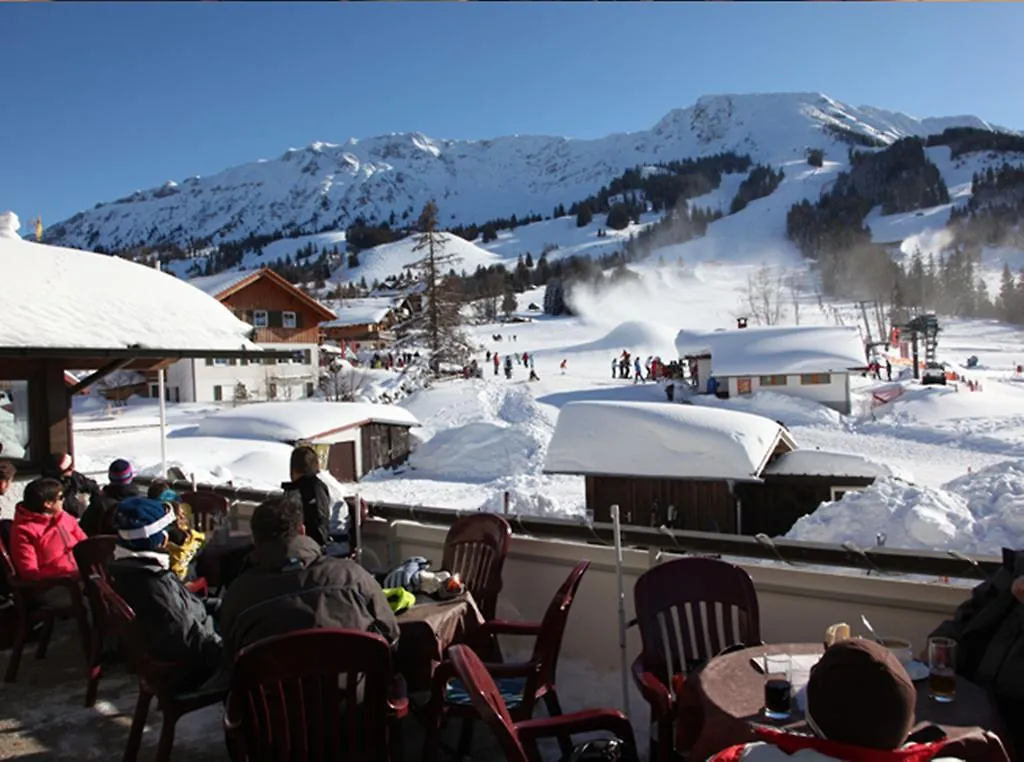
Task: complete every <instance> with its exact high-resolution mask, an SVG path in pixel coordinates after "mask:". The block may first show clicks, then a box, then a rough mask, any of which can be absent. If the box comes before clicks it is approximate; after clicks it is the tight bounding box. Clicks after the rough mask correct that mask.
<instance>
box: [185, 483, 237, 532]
mask: <svg viewBox="0 0 1024 762" xmlns="http://www.w3.org/2000/svg"><path fill="white" fill-rule="evenodd" d="M181 502H183V503H187V504H188V507H189V508H191V509H192V527H193V528H194V529H197V530H199V531H200V532H210V531H212V530H213V529H214V528H215V526H216V522H217V521H219V520H220V519H222V518H227V515H228V508H229V505H230V504H229V503H228V499H227V498H226V497H224V496H223V495H218V494H217V493H216V492H209V491H206V490H200V491H197V492H183V493H182V494H181Z"/></svg>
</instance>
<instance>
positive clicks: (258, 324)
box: [252, 310, 270, 328]
mask: <svg viewBox="0 0 1024 762" xmlns="http://www.w3.org/2000/svg"><path fill="white" fill-rule="evenodd" d="M269 323H270V318H269V316H268V315H267V311H266V310H253V311H252V327H253V328H266V327H267V325H268V324H269Z"/></svg>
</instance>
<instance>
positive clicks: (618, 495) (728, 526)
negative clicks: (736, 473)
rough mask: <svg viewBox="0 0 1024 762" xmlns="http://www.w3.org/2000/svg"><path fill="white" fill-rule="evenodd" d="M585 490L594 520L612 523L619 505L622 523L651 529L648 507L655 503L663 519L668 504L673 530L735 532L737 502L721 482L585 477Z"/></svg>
mask: <svg viewBox="0 0 1024 762" xmlns="http://www.w3.org/2000/svg"><path fill="white" fill-rule="evenodd" d="M586 488H587V507H588V508H591V509H592V510H593V511H594V520H595V521H611V510H610V509H611V506H612V504H614V503H618V505H619V515H620V516H621V517H622V522H623V523H630V524H640V525H643V526H650V525H651V505H652V503H653V502H654V501H655V500H657V501H658V505H659V507H660V509H661V511H662V516H664V515H665V511H666V509H667V508H668V506H669V505H674V506H675V508H676V524H675V528H676V529H687V530H693V531H698V532H724V533H727V534H735V532H736V501H735V499H734V498H733V496H732V495H731V494H729V486H728V485H727V484H726V483H725V482H724V481H683V480H680V479H645V478H639V477H610V476H588V477H587V478H586ZM663 521H664V520H663Z"/></svg>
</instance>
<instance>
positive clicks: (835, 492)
mask: <svg viewBox="0 0 1024 762" xmlns="http://www.w3.org/2000/svg"><path fill="white" fill-rule="evenodd" d="M863 491H864V488H863V487H830V488H829V492H830V493H831V499H832V501H833V502H835V501H836V500H839V499H841V498H842V497H843V495H845V494H846V493H847V492H863Z"/></svg>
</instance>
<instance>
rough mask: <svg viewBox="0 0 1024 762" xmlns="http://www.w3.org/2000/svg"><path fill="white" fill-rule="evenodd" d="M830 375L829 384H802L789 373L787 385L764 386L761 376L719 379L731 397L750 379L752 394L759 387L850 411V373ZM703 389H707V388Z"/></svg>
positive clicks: (798, 377) (844, 411) (841, 410)
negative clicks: (742, 382)
mask: <svg viewBox="0 0 1024 762" xmlns="http://www.w3.org/2000/svg"><path fill="white" fill-rule="evenodd" d="M780 375H781V374H780ZM828 375H829V376H830V378H831V380H830V381H829V383H827V384H802V383H800V376H799V375H793V374H787V375H786V384H785V386H782V385H774V384H773V385H769V386H762V385H761V377H760V376H729V377H728V378H724V377H723V378H719V379H718V380H719V383H720V384H722V385H723V386H724V385H725V384H726V383H728V388H729V396H730V397H739V396H740V395H741V392H740V382H741V381H743V380H749V381H750V393H751V394H753V393H754V392H756V391H758V390H759V389H761V390H764V391H769V392H776V393H778V394H789V395H792V396H793V397H802V398H803V399H809V400H814V401H815V402H820V403H821V404H823V405H827V406H828V407H830V408H833V409H834V410H838V411H839V412H840V413H844V414H846V413H849V412H850V374H849V373H831V374H828ZM702 391H707V390H706V388H705V389H703V390H702Z"/></svg>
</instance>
